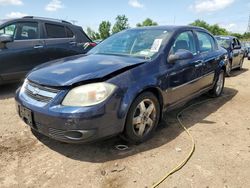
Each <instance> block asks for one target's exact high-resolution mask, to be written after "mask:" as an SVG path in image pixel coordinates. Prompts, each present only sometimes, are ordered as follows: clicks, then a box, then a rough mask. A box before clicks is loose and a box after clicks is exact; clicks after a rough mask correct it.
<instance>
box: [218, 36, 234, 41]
mask: <svg viewBox="0 0 250 188" xmlns="http://www.w3.org/2000/svg"><path fill="white" fill-rule="evenodd" d="M215 38H222V39H228V40H233V39H234V38H236V39H237V37H234V36H230V35H216V36H215Z"/></svg>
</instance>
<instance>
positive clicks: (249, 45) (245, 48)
mask: <svg viewBox="0 0 250 188" xmlns="http://www.w3.org/2000/svg"><path fill="white" fill-rule="evenodd" d="M241 45H242V49H243V51H244V57H247V56H248V52H250V51H249V48H250V42H241Z"/></svg>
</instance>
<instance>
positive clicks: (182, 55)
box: [168, 49, 194, 63]
mask: <svg viewBox="0 0 250 188" xmlns="http://www.w3.org/2000/svg"><path fill="white" fill-rule="evenodd" d="M192 58H194V55H193V54H192V52H190V51H188V50H184V49H180V50H178V51H177V52H176V53H175V54H171V55H169V56H168V62H169V63H175V62H176V61H178V60H187V59H192Z"/></svg>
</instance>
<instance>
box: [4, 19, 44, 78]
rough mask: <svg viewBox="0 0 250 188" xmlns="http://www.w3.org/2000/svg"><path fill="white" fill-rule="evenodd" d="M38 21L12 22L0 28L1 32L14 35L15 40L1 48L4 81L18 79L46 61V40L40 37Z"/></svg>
mask: <svg viewBox="0 0 250 188" xmlns="http://www.w3.org/2000/svg"><path fill="white" fill-rule="evenodd" d="M39 31H40V29H39V24H38V22H35V21H23V22H16V23H11V24H9V25H6V26H4V27H3V28H1V29H0V33H5V34H9V35H11V36H13V39H14V40H13V42H9V43H7V44H6V45H4V46H2V49H1V50H0V74H1V76H2V79H3V80H4V81H10V80H17V79H20V78H22V77H24V75H25V74H26V73H27V72H28V71H30V70H31V69H32V68H34V67H35V66H36V65H38V64H41V63H44V62H45V58H44V54H43V50H44V49H43V47H44V41H43V40H41V39H40V32H39Z"/></svg>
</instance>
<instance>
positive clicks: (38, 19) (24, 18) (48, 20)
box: [0, 16, 78, 27]
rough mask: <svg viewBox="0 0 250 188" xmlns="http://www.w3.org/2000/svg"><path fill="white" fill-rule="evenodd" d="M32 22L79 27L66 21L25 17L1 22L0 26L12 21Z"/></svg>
mask: <svg viewBox="0 0 250 188" xmlns="http://www.w3.org/2000/svg"><path fill="white" fill-rule="evenodd" d="M32 20H33V21H47V22H53V23H61V24H67V25H72V26H77V25H73V24H72V23H70V22H68V21H65V20H60V19H55V18H45V17H35V16H24V17H22V18H12V19H5V20H0V24H4V23H6V22H10V21H32ZM1 21H2V22H1ZM77 27H78V26H77Z"/></svg>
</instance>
